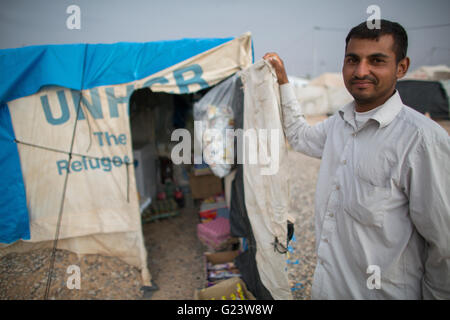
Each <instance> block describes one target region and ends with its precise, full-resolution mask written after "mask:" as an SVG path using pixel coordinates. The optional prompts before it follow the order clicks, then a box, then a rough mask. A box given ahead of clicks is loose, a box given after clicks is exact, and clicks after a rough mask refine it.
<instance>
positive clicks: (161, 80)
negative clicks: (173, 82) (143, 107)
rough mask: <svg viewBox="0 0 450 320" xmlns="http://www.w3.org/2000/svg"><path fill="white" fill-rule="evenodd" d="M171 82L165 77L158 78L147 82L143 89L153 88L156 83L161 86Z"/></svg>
mask: <svg viewBox="0 0 450 320" xmlns="http://www.w3.org/2000/svg"><path fill="white" fill-rule="evenodd" d="M168 82H169V80H167V79H166V78H164V77H156V78H153V79H150V80H147V81H146V82H145V83H144V84H143V87H151V86H152V85H154V84H155V83H160V84H165V83H168Z"/></svg>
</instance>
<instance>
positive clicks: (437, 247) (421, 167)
mask: <svg viewBox="0 0 450 320" xmlns="http://www.w3.org/2000/svg"><path fill="white" fill-rule="evenodd" d="M421 140H422V141H421V142H420V143H418V146H417V148H416V150H414V151H413V152H412V153H413V154H412V157H411V160H410V164H409V167H410V168H409V211H410V216H411V219H412V222H413V223H414V225H415V227H416V229H417V231H418V232H419V233H420V234H421V235H422V237H423V238H424V239H425V241H426V243H427V246H426V248H427V253H426V260H425V274H424V277H423V279H422V295H423V299H450V196H449V195H450V142H449V141H450V139H449V138H448V136H446V137H442V136H441V137H439V138H438V139H437V138H436V139H430V141H425V140H423V139H421Z"/></svg>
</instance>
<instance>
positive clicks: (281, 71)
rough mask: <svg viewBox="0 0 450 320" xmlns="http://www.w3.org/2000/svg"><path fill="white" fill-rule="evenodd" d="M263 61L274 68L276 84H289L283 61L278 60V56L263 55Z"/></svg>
mask: <svg viewBox="0 0 450 320" xmlns="http://www.w3.org/2000/svg"><path fill="white" fill-rule="evenodd" d="M263 59H264V60H267V61H269V63H270V64H271V65H272V67H273V68H274V70H275V73H276V75H277V79H278V83H279V84H280V85H282V84H285V83H288V82H289V80H288V77H287V74H286V69H285V68H284V63H283V60H281V59H280V57H279V56H278V54H276V53H275V52H269V53H266V54H265V55H264V57H263Z"/></svg>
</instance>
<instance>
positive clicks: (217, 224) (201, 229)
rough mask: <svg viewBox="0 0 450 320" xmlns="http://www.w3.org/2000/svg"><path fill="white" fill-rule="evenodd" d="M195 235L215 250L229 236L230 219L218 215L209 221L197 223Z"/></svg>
mask: <svg viewBox="0 0 450 320" xmlns="http://www.w3.org/2000/svg"><path fill="white" fill-rule="evenodd" d="M197 236H198V238H199V240H200V241H201V242H203V243H204V244H205V245H207V246H208V247H211V248H213V249H214V250H217V249H219V248H220V246H221V244H222V243H224V242H225V241H227V240H228V238H230V220H228V219H226V218H223V217H218V218H216V219H214V220H213V221H211V222H207V223H200V224H198V225H197Z"/></svg>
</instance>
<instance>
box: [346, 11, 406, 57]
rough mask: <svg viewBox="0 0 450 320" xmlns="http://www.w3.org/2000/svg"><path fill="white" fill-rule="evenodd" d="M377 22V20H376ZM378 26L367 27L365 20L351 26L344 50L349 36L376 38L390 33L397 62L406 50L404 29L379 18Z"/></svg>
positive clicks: (404, 54) (397, 24)
mask: <svg viewBox="0 0 450 320" xmlns="http://www.w3.org/2000/svg"><path fill="white" fill-rule="evenodd" d="M376 22H378V21H376ZM379 22H380V28H373V29H369V28H368V26H367V21H364V22H362V23H360V24H358V25H357V26H356V27H353V28H352V29H351V30H350V32H349V33H348V35H347V38H345V50H347V46H348V42H349V41H350V39H351V38H357V39H378V38H379V37H381V36H384V35H389V34H390V35H392V37H393V38H394V48H393V49H394V52H395V57H396V61H397V63H398V62H399V61H400V60H402V59H404V58H405V57H406V52H407V50H408V35H407V34H406V31H405V29H404V28H403V27H402V26H401V25H400V24H399V23H397V22H392V21H389V20H384V19H381V20H379Z"/></svg>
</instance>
